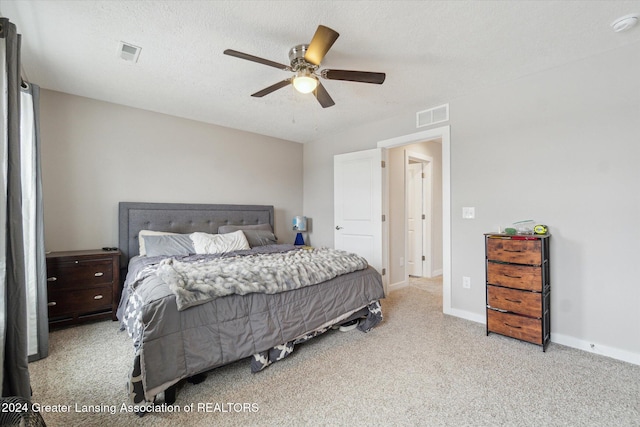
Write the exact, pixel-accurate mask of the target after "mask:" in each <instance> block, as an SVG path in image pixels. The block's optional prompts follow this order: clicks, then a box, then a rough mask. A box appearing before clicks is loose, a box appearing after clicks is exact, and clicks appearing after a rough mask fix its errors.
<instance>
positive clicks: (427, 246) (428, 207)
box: [404, 150, 433, 283]
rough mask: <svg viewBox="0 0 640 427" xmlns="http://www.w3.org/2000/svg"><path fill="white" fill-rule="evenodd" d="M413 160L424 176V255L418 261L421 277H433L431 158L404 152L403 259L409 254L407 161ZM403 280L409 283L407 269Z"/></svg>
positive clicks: (422, 199) (422, 198) (422, 197)
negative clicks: (419, 166) (420, 266)
mask: <svg viewBox="0 0 640 427" xmlns="http://www.w3.org/2000/svg"><path fill="white" fill-rule="evenodd" d="M410 160H413V161H414V162H416V163H421V164H422V173H423V174H424V178H423V182H422V184H423V186H422V194H421V202H422V213H423V214H425V215H426V217H427V220H426V221H424V222H423V223H422V254H423V255H424V261H420V262H421V263H422V277H433V248H432V246H431V244H432V240H433V239H432V237H431V233H432V227H433V224H432V221H433V200H432V197H433V189H432V185H433V176H432V175H433V157H429V156H426V155H424V154H421V153H416V152H413V151H406V150H405V152H404V168H405V171H404V172H405V186H404V195H405V197H404V199H405V200H404V206H405V208H404V211H405V219H404V233H405V236H407V238H405V245H404V258H405V260H406V259H407V255H408V254H409V239H408V237H409V221H408V219H407V213H408V211H409V191H408V189H409V182H408V180H409V170H408V167H409V161H410ZM404 272H405V274H404V280H405V283H409V269H408V268H406V266H405V269H404Z"/></svg>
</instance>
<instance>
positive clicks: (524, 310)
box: [487, 286, 542, 318]
mask: <svg viewBox="0 0 640 427" xmlns="http://www.w3.org/2000/svg"><path fill="white" fill-rule="evenodd" d="M487 304H489V306H490V307H492V308H499V309H501V310H507V311H511V312H513V313H518V314H523V315H525V316H529V317H536V318H540V317H541V316H542V294H541V293H537V292H528V291H519V290H515V289H508V288H501V287H499V286H487Z"/></svg>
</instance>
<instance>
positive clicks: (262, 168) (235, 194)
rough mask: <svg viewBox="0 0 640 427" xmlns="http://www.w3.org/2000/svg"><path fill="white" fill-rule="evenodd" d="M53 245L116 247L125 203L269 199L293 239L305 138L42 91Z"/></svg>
mask: <svg viewBox="0 0 640 427" xmlns="http://www.w3.org/2000/svg"><path fill="white" fill-rule="evenodd" d="M40 110H41V135H42V175H43V190H44V211H45V212H44V213H45V218H44V219H45V246H46V249H47V250H48V251H58V250H76V249H91V248H101V247H103V246H117V244H118V220H117V213H118V202H120V201H129V202H133V201H140V202H184V203H229V204H245V203H247V204H269V205H274V207H275V220H276V223H275V232H276V235H277V236H278V238H279V239H280V241H282V242H291V241H292V240H293V238H294V237H295V236H294V234H293V232H292V231H291V230H290V229H291V226H290V223H291V218H292V217H293V216H294V215H300V213H301V212H302V145H301V144H298V143H295V142H291V141H285V140H280V139H276V138H271V137H266V136H261V135H256V134H252V133H248V132H242V131H238V130H233V129H229V128H224V127H220V126H214V125H209V124H205V123H200V122H195V121H191V120H186V119H181V118H177V117H172V116H167V115H163V114H158V113H154V112H150V111H144V110H138V109H134V108H129V107H124V106H120V105H115V104H110V103H106V102H100V101H96V100H92V99H88V98H81V97H78V96H74V95H68V94H63V93H60V92H53V91H48V90H42V92H41V105H40Z"/></svg>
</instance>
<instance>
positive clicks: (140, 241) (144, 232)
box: [138, 230, 178, 256]
mask: <svg viewBox="0 0 640 427" xmlns="http://www.w3.org/2000/svg"><path fill="white" fill-rule="evenodd" d="M167 234H178V233H169V232H168V231H153V230H140V232H139V233H138V255H140V256H147V248H146V247H145V246H144V236H162V235H167Z"/></svg>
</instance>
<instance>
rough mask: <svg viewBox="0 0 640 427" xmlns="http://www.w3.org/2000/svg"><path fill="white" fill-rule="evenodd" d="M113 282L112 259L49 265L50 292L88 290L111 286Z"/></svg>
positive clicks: (61, 262) (73, 261)
mask: <svg viewBox="0 0 640 427" xmlns="http://www.w3.org/2000/svg"><path fill="white" fill-rule="evenodd" d="M112 281H113V259H112V258H106V259H91V260H82V259H78V260H70V261H58V262H55V263H54V262H52V263H49V265H47V285H48V287H49V289H50V290H55V289H69V288H74V289H75V288H78V287H80V288H86V287H88V286H95V285H103V284H110V283H111V282H112Z"/></svg>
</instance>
